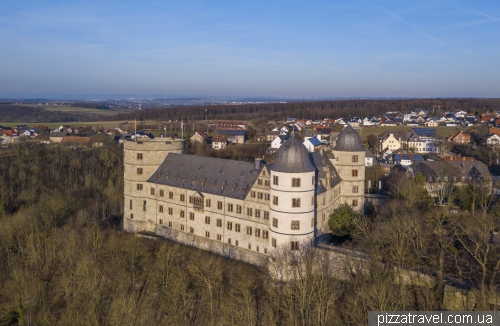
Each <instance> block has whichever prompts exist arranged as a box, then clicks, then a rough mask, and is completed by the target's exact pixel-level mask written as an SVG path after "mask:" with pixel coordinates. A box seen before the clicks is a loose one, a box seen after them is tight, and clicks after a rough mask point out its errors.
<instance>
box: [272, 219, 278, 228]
mask: <svg viewBox="0 0 500 326" xmlns="http://www.w3.org/2000/svg"><path fill="white" fill-rule="evenodd" d="M273 226H274V227H275V228H277V227H278V219H277V218H273Z"/></svg>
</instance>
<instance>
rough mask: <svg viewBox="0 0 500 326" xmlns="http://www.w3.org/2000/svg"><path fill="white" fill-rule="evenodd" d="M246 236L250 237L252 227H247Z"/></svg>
mask: <svg viewBox="0 0 500 326" xmlns="http://www.w3.org/2000/svg"><path fill="white" fill-rule="evenodd" d="M247 234H249V235H252V227H251V226H247Z"/></svg>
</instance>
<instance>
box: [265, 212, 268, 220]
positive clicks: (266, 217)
mask: <svg viewBox="0 0 500 326" xmlns="http://www.w3.org/2000/svg"><path fill="white" fill-rule="evenodd" d="M264 219H265V220H268V219H269V212H268V211H264Z"/></svg>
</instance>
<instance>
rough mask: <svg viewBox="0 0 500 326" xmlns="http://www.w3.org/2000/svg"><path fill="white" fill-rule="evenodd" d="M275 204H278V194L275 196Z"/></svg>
mask: <svg viewBox="0 0 500 326" xmlns="http://www.w3.org/2000/svg"><path fill="white" fill-rule="evenodd" d="M273 205H278V196H273Z"/></svg>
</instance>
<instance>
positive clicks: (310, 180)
mask: <svg viewBox="0 0 500 326" xmlns="http://www.w3.org/2000/svg"><path fill="white" fill-rule="evenodd" d="M183 153H184V142H183V141H182V140H168V141H167V140H165V139H162V140H148V141H129V142H125V143H124V164H125V166H124V197H125V207H124V229H125V230H126V231H128V232H134V233H139V234H144V235H154V236H161V237H166V238H169V239H172V240H175V241H179V242H182V243H185V244H189V245H192V246H196V247H199V248H202V249H206V250H209V251H213V252H216V253H219V254H222V255H228V256H231V257H233V258H236V259H241V260H244V261H247V262H250V263H255V264H259V263H260V261H261V260H262V259H265V258H266V257H267V255H268V254H269V253H270V252H271V251H272V250H274V249H275V248H278V247H287V248H289V249H291V250H296V249H298V248H299V245H300V244H301V243H305V242H307V243H314V240H315V239H317V238H318V237H320V236H321V235H323V234H326V233H329V230H328V218H329V216H330V215H331V214H332V212H333V210H334V209H335V208H336V207H338V206H339V205H340V204H342V203H348V204H349V205H351V206H353V208H355V209H356V210H362V209H363V207H364V181H365V169H364V162H365V149H364V147H363V146H362V143H361V140H360V138H359V135H358V133H357V132H356V131H354V130H353V129H352V128H351V127H346V128H345V129H344V130H343V131H342V132H340V133H339V135H338V138H337V141H336V144H335V146H334V147H333V148H332V151H331V153H327V152H326V151H323V150H322V151H320V152H314V153H309V152H308V151H307V149H306V147H305V146H304V145H303V144H302V142H301V141H300V140H299V139H298V138H296V137H294V136H292V137H290V138H289V139H288V140H286V141H285V142H284V143H283V145H282V146H281V147H280V149H279V151H278V154H277V158H276V161H275V162H274V163H273V164H264V163H263V162H262V161H261V160H259V159H257V160H255V162H253V163H248V162H239V161H233V160H224V159H216V158H209V157H200V156H194V155H186V154H183Z"/></svg>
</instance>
